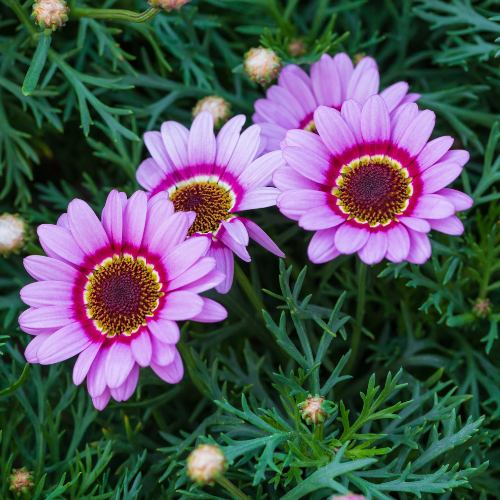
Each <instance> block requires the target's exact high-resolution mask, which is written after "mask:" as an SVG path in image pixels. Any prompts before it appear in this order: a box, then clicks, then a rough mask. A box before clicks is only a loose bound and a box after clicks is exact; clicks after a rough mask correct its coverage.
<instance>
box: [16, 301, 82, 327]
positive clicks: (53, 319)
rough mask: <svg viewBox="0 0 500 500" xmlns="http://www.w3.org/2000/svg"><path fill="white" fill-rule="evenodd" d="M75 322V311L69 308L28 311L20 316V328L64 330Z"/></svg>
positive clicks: (58, 307) (55, 307)
mask: <svg viewBox="0 0 500 500" xmlns="http://www.w3.org/2000/svg"><path fill="white" fill-rule="evenodd" d="M74 321H75V311H74V310H73V309H69V308H68V307H60V306H50V307H42V308H41V309H28V310H26V311H24V312H23V313H22V314H21V315H20V316H19V326H20V327H21V329H23V328H24V327H26V328H62V327H63V326H66V325H68V324H70V323H73V322H74Z"/></svg>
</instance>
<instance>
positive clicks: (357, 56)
mask: <svg viewBox="0 0 500 500" xmlns="http://www.w3.org/2000/svg"><path fill="white" fill-rule="evenodd" d="M365 57H366V54H365V53H364V52H358V53H357V54H354V57H353V59H354V66H357V65H358V64H359V63H360V62H361V60H362V59H364V58H365Z"/></svg>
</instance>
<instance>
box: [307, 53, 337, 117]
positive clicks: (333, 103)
mask: <svg viewBox="0 0 500 500" xmlns="http://www.w3.org/2000/svg"><path fill="white" fill-rule="evenodd" d="M311 81H312V86H313V89H314V94H315V96H316V99H317V102H318V104H321V105H323V106H330V107H332V108H339V107H340V105H341V104H342V86H341V83H340V76H339V73H338V69H337V65H336V64H335V63H334V62H333V59H332V58H331V57H330V56H329V55H328V54H323V55H322V56H321V59H320V60H319V61H318V62H316V63H314V64H312V65H311Z"/></svg>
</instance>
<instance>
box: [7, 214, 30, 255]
mask: <svg viewBox="0 0 500 500" xmlns="http://www.w3.org/2000/svg"><path fill="white" fill-rule="evenodd" d="M26 229H27V228H26V222H25V220H24V219H23V218H22V217H19V216H17V215H11V214H4V215H2V216H0V254H2V255H3V256H4V257H7V256H8V255H10V254H11V253H14V252H16V251H19V250H21V249H22V248H23V247H24V245H25V243H26Z"/></svg>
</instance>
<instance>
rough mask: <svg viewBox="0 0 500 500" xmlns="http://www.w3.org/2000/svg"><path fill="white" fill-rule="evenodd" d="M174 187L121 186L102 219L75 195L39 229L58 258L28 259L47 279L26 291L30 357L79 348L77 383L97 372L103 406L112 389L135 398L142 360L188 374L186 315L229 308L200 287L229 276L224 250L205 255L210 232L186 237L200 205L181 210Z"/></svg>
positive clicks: (97, 396)
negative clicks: (170, 192)
mask: <svg viewBox="0 0 500 500" xmlns="http://www.w3.org/2000/svg"><path fill="white" fill-rule="evenodd" d="M174 212H175V209H174V204H173V203H172V202H171V201H170V200H169V199H168V196H167V195H166V194H165V193H159V194H158V195H156V196H153V197H151V198H150V199H149V201H148V199H147V196H146V193H144V192H142V191H137V192H136V193H135V194H134V195H133V196H132V197H131V198H130V199H128V200H127V197H126V195H125V194H124V193H118V191H116V190H114V191H112V192H111V193H110V194H109V196H108V199H107V201H106V205H105V206H104V209H103V211H102V217H101V220H99V219H98V218H97V216H96V214H95V213H94V212H93V210H92V209H91V208H90V207H89V206H88V205H87V203H85V202H84V201H82V200H78V199H77V200H73V201H72V202H71V203H70V204H69V206H68V213H67V214H63V215H62V216H61V217H60V219H59V221H58V223H57V226H54V225H51V224H43V225H41V226H39V228H38V236H39V238H40V243H41V245H42V247H43V249H44V250H45V252H46V253H47V255H48V257H43V256H38V255H32V256H29V257H27V258H25V259H24V266H25V268H26V270H27V271H28V272H29V273H30V274H31V276H33V277H34V278H35V279H36V280H37V282H35V283H31V284H29V285H27V286H25V287H24V288H23V289H22V290H21V299H22V300H23V301H24V302H25V303H26V304H28V305H29V306H31V307H30V309H28V310H27V311H25V312H23V313H22V314H21V316H20V317H19V324H20V326H21V328H22V329H23V330H24V331H25V332H26V333H29V334H32V335H36V337H35V339H34V340H32V341H31V342H30V344H29V345H28V347H27V348H26V352H25V356H26V359H27V360H28V361H29V362H30V363H40V364H42V365H49V364H53V363H58V362H60V361H64V360H66V359H69V358H71V357H72V356H75V355H76V354H79V357H78V359H77V361H76V363H75V367H74V370H73V381H74V383H75V384H76V385H79V384H81V383H82V382H83V380H84V379H85V377H87V388H88V391H89V393H90V395H91V396H92V400H93V402H94V406H95V407H96V408H97V409H99V410H101V409H103V408H104V407H105V406H106V404H107V403H108V401H109V399H110V397H111V396H112V397H113V398H114V399H115V400H116V401H125V400H127V399H128V398H130V396H131V395H132V394H133V392H134V390H135V387H136V385H137V379H138V376H139V367H140V366H151V368H152V369H153V371H155V372H156V374H157V375H158V376H159V377H160V378H162V379H163V380H165V381H166V382H168V383H170V384H175V383H177V382H179V380H181V378H182V376H183V367H182V360H181V358H180V355H179V353H178V351H177V349H176V347H175V344H176V343H177V342H178V341H179V327H178V326H177V323H176V321H181V320H187V319H192V320H194V321H202V322H214V321H220V320H223V319H224V318H225V317H226V316H227V313H226V310H225V309H224V308H223V307H222V306H220V305H219V304H218V303H216V302H214V301H213V300H210V299H207V298H204V297H200V296H199V295H198V294H199V293H200V292H203V291H205V290H208V289H210V288H213V287H214V286H215V285H218V284H219V283H220V282H221V281H222V280H223V279H224V274H223V273H221V272H219V271H216V270H215V269H214V267H215V259H213V258H211V257H205V254H206V252H207V250H208V247H209V245H210V242H209V241H208V240H207V239H205V238H191V239H189V240H188V241H185V239H186V236H187V234H188V231H189V228H190V226H191V224H192V222H193V220H194V217H195V214H194V213H193V212H181V213H174Z"/></svg>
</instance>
